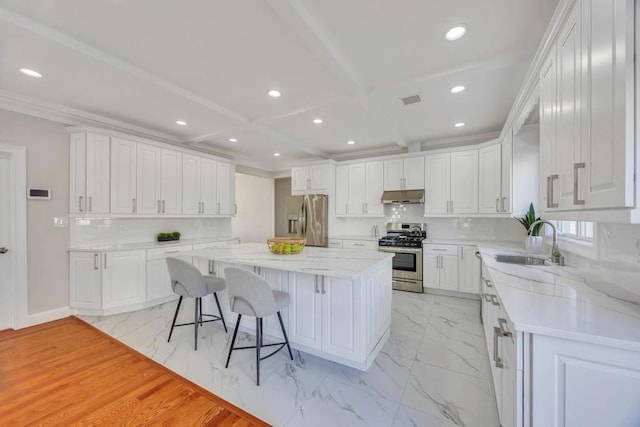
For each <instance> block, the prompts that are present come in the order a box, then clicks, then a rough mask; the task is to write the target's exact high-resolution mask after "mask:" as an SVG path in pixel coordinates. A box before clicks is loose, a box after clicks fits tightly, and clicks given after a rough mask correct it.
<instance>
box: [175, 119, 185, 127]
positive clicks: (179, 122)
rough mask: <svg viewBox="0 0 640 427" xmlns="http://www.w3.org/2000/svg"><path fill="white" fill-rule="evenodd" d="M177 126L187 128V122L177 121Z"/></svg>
mask: <svg viewBox="0 0 640 427" xmlns="http://www.w3.org/2000/svg"><path fill="white" fill-rule="evenodd" d="M176 124H177V125H180V126H186V125H187V122H185V121H184V120H176Z"/></svg>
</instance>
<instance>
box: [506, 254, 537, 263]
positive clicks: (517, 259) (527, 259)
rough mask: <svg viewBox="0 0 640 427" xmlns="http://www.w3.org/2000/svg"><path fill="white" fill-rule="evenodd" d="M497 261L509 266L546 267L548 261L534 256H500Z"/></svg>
mask: <svg viewBox="0 0 640 427" xmlns="http://www.w3.org/2000/svg"><path fill="white" fill-rule="evenodd" d="M496 261H498V262H506V263H509V264H523V265H544V262H545V261H546V260H545V259H544V258H538V257H534V256H525V255H506V254H498V255H496Z"/></svg>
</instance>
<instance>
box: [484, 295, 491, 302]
mask: <svg viewBox="0 0 640 427" xmlns="http://www.w3.org/2000/svg"><path fill="white" fill-rule="evenodd" d="M484 301H485V302H491V295H489V294H484Z"/></svg>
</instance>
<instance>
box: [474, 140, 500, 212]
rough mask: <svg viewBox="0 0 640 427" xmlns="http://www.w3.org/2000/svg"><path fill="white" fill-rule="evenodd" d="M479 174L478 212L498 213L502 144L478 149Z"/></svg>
mask: <svg viewBox="0 0 640 427" xmlns="http://www.w3.org/2000/svg"><path fill="white" fill-rule="evenodd" d="M478 157H479V159H478V160H479V167H480V176H479V179H478V185H479V187H480V188H479V199H478V212H480V213H500V212H502V211H503V209H502V205H503V204H504V201H503V199H502V191H501V187H502V166H501V162H502V146H501V144H495V145H491V146H489V147H484V148H481V149H480V150H479V151H478Z"/></svg>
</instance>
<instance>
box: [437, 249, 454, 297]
mask: <svg viewBox="0 0 640 427" xmlns="http://www.w3.org/2000/svg"><path fill="white" fill-rule="evenodd" d="M440 289H446V290H449V291H457V290H458V255H440Z"/></svg>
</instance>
